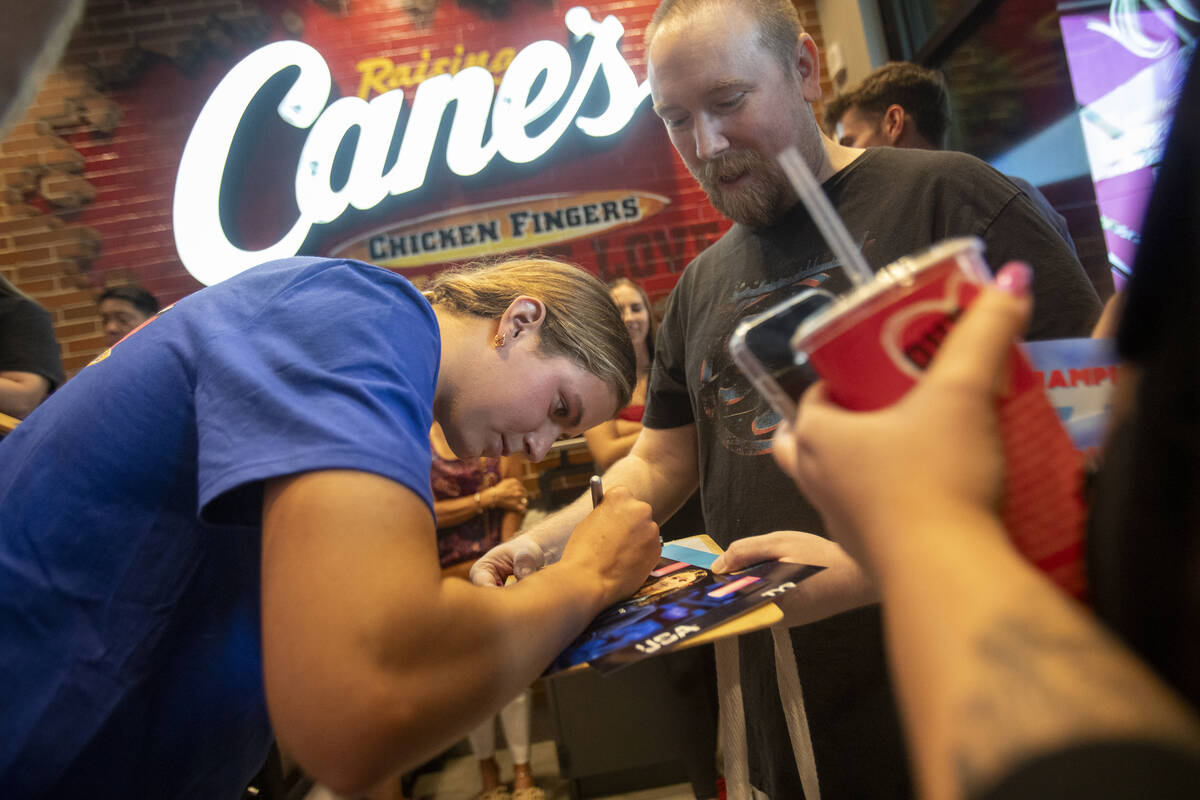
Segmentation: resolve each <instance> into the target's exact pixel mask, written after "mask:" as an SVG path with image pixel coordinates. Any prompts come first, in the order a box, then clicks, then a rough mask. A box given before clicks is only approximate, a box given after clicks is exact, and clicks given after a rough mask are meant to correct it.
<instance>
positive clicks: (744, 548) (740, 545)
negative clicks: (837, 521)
mask: <svg viewBox="0 0 1200 800" xmlns="http://www.w3.org/2000/svg"><path fill="white" fill-rule="evenodd" d="M763 561H786V562H787V563H789V564H814V565H817V566H822V567H825V569H823V570H821V572H819V573H817V574H816V575H813V576H812V577H811V578H807V579H805V580H803V581H801V582H800V584H799V585H798V586H797V587H796V588H794V589H791V590H790V591H787V592H785V593H784V594H783V595H781V596H780V597H779V598H778V599H777V600H776V601H775V603H776V605H778V606H779V607H780V609H782V611H783V615H784V616H783V623H782V624H784V625H786V626H787V627H789V628H791V627H795V626H797V625H807V624H808V623H810V622H816V621H818V620H822V619H825V618H826V617H832V616H833V615H835V614H840V613H842V612H843V611H849V610H850V609H853V608H859V607H860V606H866V605H870V604H872V603H877V602H879V595H878V593H877V592H876V590H875V585H874V584H873V583H871V580H870V578H868V577H867V575H866V573H865V572H863V570H862V568H861V567H860V566H859V565H858V563H857V562H856V561H855V560H854V559H852V558H851V557H850V556H849V555H848V554H847V553H846V551H845V550H843V549H842V548H841V546H840V545H838V544H837V543H836V542H831V541H830V540H828V539H825V538H823V537H821V536H817V535H815V534H812V533H804V532H802V531H775V532H774V533H767V534H763V535H762V536H749V537H747V538H745V539H738V540H737V541H735V542H734V543H733V544H731V545H730V546H729V549H728V550H726V551H725V553H724V554H723V555H722V556H721V557H720V558H718V559H717V560H716V561H715V562H713V565H712V569H713V572H736V571H738V570H739V569H744V568H746V567H748V566H750V565H752V564H758V563H760V562H763Z"/></svg>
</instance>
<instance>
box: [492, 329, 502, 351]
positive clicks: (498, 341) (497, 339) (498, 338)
mask: <svg viewBox="0 0 1200 800" xmlns="http://www.w3.org/2000/svg"><path fill="white" fill-rule="evenodd" d="M492 347H494V348H496V349H497V350H499V349H500V348H501V347H504V334H503V333H497V334H496V335H495V336H493V337H492Z"/></svg>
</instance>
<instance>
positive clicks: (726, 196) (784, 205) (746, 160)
mask: <svg viewBox="0 0 1200 800" xmlns="http://www.w3.org/2000/svg"><path fill="white" fill-rule="evenodd" d="M743 173H748V174H749V176H750V180H749V182H748V183H747V184H746V185H743V186H741V187H739V188H737V189H732V190H727V189H724V188H722V186H721V179H722V178H726V179H729V178H735V177H738V176H739V175H742V174H743ZM692 175H693V177H695V178H696V181H697V182H699V184H700V186H701V188H703V189H704V192H705V194H707V195H708V199H709V202H711V203H712V204H713V207H714V208H716V209H717V210H718V211H720V212H721V213H722V214H724V215H725V216H727V217H729V218H730V219H732V220H733V221H734V222H740V223H741V224H743V225H746V226H747V227H750V228H766V227H768V226H770V225H772V224H774V223H775V222H777V221H778V220H779V218H780V217H782V216H783V214H784V212H786V211H787V210H788V209H789V208H791V206H792V204H793V203H794V202H795V200H796V195H795V192H794V191H793V190H792V188H791V185H790V184H789V183H788V180H787V176H785V175H784V174H783V171H782V170H781V169H780V168H779V165H778V164H776V163H775V161H774V160H772V159H769V158H765V157H763V156H762V155H761V154H759V153H756V152H755V151H753V150H731V151H729V152H727V153H721V154H720V155H718V156H716V157H715V158H713V159H711V160H709V161H705V162H704V163H703V164H701V165H700V166H699V168H698V169H697V170H693V171H692Z"/></svg>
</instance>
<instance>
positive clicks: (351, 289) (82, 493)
mask: <svg viewBox="0 0 1200 800" xmlns="http://www.w3.org/2000/svg"><path fill="white" fill-rule="evenodd" d="M440 347H441V342H440V339H439V335H438V327H437V321H436V319H435V318H434V315H433V310H432V309H431V308H430V306H429V304H428V303H427V302H426V301H425V299H424V298H423V297H422V296H421V295H420V293H419V292H417V291H416V289H414V288H413V286H412V285H411V284H410V283H409V282H408V281H406V280H405V279H403V278H401V277H399V276H398V275H395V274H393V273H391V272H388V271H387V270H383V269H379V268H377V267H372V266H370V265H367V264H362V263H358V262H353V261H334V260H327V259H315V258H292V259H286V260H283V261H277V262H272V263H268V264H263V265H262V266H259V267H256V268H254V269H251V270H248V271H247V272H244V273H242V274H241V275H238V276H237V277H235V278H231V279H229V280H228V281H225V282H224V283H221V284H219V285H217V286H214V287H212V288H209V289H205V290H203V291H200V292H197V293H196V294H194V295H192V296H190V297H187V298H185V299H183V300H181V301H180V302H179V303H177V304H176V305H175V306H173V307H171V308H169V309H167V310H165V311H164V312H162V313H161V314H160V315H159V316H158V317H157V318H155V319H153V320H151V321H150V322H148V323H147V324H146V325H144V326H143V327H142V328H141V329H139V330H138V331H136V332H134V333H132V334H131V335H130V336H129V337H127V338H126V339H125V340H123V341H122V342H121V343H120V344H118V345H116V346H115V347H114V348H112V350H111V351H110V353H107V354H105V355H103V356H101V357H100V358H99V359H97V360H96V361H95V362H94V363H92V364H91V365H90V366H88V367H86V368H85V369H83V370H82V371H81V372H80V373H79V375H78V376H76V377H75V378H74V379H72V380H71V381H69V382H68V383H67V384H66V385H65V386H63V388H62V389H60V390H59V391H58V392H56V393H55V394H54V395H53V396H51V397H50V398H49V400H47V401H46V402H45V403H44V404H43V405H42V406H40V407H39V408H38V409H37V410H36V411H35V412H34V413H33V414H31V415H30V417H29V418H28V419H27V420H26V421H25V422H23V423H22V424H21V425H20V426H18V428H17V430H16V431H15V432H14V433H13V434H11V435H10V436H9V437H7V438H6V439H5V440H3V441H2V442H0V787H4V788H3V794H4V796H5V797H9V798H19V797H44V796H53V797H64V796H83V795H84V793H85V792H86V794H87V795H90V796H103V797H122V798H125V797H172V798H190V797H196V798H205V799H206V800H207V799H208V798H217V797H236V796H238V794H239V793H240V791H241V789H242V788H243V787H244V786H245V785H246V783H247V782H248V781H249V779H250V778H251V777H252V776H253V774H254V772H255V771H256V770H257V769H258V767H260V766H261V765H262V762H263V760H264V759H265V757H266V753H267V748H268V747H269V744H270V741H271V736H272V734H271V729H270V723H269V721H268V719H267V711H266V703H265V699H264V691H263V677H262V655H261V637H260V627H259V590H260V586H259V548H260V538H261V537H260V519H261V506H262V486H263V481H264V480H266V479H268V478H272V477H277V476H283V475H289V474H293V473H299V472H307V471H312V470H320V469H356V470H364V471H368V472H373V473H377V474H379V475H383V476H385V477H387V478H390V479H392V480H395V481H398V482H400V483H401V484H403V485H405V486H407V487H408V488H409V489H411V490H412V491H414V492H416V493H417V494H418V496H420V497H422V498H424V500H425V502H426V503H427V504H428V505H429V507H430V513H431V515H432V508H433V502H432V497H431V494H430V484H429V473H430V466H431V455H430V450H429V426H430V423H431V421H432V408H433V394H434V388H435V386H436V383H437V375H438V363H439V354H440ZM344 534H345V535H347V536H352V535H353V534H354V532H353V531H351V530H347V531H345V532H344Z"/></svg>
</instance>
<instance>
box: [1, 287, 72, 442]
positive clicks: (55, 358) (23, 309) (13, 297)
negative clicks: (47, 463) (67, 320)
mask: <svg viewBox="0 0 1200 800" xmlns="http://www.w3.org/2000/svg"><path fill="white" fill-rule="evenodd" d="M63 380H64V377H63V368H62V359H61V357H60V356H59V353H58V342H57V341H56V340H55V338H54V323H53V322H51V320H50V315H49V314H48V313H47V312H46V310H45V309H44V308H42V307H41V306H39V305H38V304H37V303H35V302H34V301H33V300H31V299H30V298H29V297H28V296H27V295H26V294H25V293H23V292H22V291H20V290H19V289H17V287H15V286H13V285H12V284H11V283H9V282H8V280H7V279H6V278H4V277H3V276H0V412H2V413H4V414H8V415H9V416H10V417H16V418H17V419H24V418H25V417H27V416H29V414H30V412H32V411H33V410H34V409H35V408H37V406H38V404H40V403H41V402H42V401H43V400H45V399H46V397H47V396H49V394H50V393H51V392H52V391H54V389H55V388H56V387H58V386H60V385H62V382H63Z"/></svg>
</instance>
